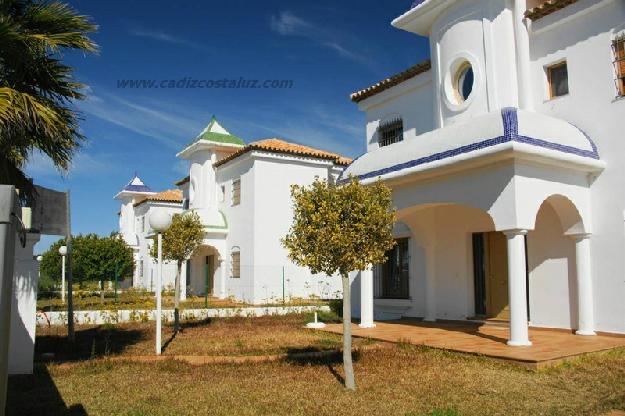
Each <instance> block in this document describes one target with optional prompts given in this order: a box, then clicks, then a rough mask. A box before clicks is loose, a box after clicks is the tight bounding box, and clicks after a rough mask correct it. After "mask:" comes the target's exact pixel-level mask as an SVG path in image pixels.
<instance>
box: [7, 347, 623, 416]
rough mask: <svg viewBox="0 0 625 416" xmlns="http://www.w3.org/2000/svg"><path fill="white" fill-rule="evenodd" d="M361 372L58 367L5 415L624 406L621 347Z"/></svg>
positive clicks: (398, 363) (393, 359)
mask: <svg viewBox="0 0 625 416" xmlns="http://www.w3.org/2000/svg"><path fill="white" fill-rule="evenodd" d="M355 372H356V381H357V383H358V391H356V392H355V393H349V392H347V391H345V389H344V388H343V387H342V385H341V384H340V379H341V377H342V370H341V365H340V363H323V362H318V363H309V364H289V363H271V364H253V365H238V366H231V365H216V366H210V365H207V366H190V365H186V364H183V363H179V362H176V361H168V362H161V363H156V364H143V363H123V364H122V363H112V362H110V361H101V360H98V361H90V362H85V363H81V364H78V365H74V366H61V365H55V364H52V365H48V366H47V367H41V368H39V369H38V372H37V374H36V377H12V378H11V380H10V386H9V414H10V415H13V414H29V415H39V414H41V415H43V414H46V415H48V414H57V413H54V412H50V410H51V409H54V407H52V406H53V405H54V404H55V403H56V405H58V400H56V401H55V396H58V397H60V398H62V400H61V403H62V405H63V406H64V408H65V409H66V408H68V407H73V409H79V410H80V409H82V410H84V411H85V412H86V413H87V414H89V415H207V414H210V415H337V414H341V415H356V416H362V415H369V414H375V415H376V416H378V415H380V416H381V415H411V416H417V415H426V414H436V415H455V414H458V415H502V414H505V415H529V414H531V415H599V414H603V413H605V412H607V411H609V410H611V409H625V352H624V351H623V350H617V351H614V352H609V353H598V354H591V355H588V356H585V357H583V358H581V359H577V360H574V361H573V362H572V363H571V364H567V365H565V366H560V367H558V368H553V369H549V370H546V371H539V372H529V371H526V370H523V369H520V368H518V367H516V366H511V365H508V364H504V363H499V362H496V361H493V360H490V359H486V358H480V357H474V356H467V355H461V354H456V353H451V352H443V351H438V350H431V349H427V348H419V347H412V346H406V345H404V346H402V347H401V348H399V347H397V348H390V349H383V350H376V351H367V352H365V353H364V354H362V355H361V356H360V358H359V359H358V360H357V361H356V363H355ZM56 389H58V393H54V392H55V391H56ZM35 398H36V400H35ZM49 403H52V404H49Z"/></svg>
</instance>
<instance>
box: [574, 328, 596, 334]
mask: <svg viewBox="0 0 625 416" xmlns="http://www.w3.org/2000/svg"><path fill="white" fill-rule="evenodd" d="M575 335H583V336H593V335H597V334H596V333H595V331H589V330H585V329H578V330H577V331H575Z"/></svg>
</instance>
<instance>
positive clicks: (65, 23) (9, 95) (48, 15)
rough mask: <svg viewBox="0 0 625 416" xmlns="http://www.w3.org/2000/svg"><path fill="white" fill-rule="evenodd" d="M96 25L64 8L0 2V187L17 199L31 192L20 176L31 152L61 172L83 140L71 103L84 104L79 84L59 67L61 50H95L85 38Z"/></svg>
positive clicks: (19, 0)
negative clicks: (6, 186) (8, 187)
mask: <svg viewBox="0 0 625 416" xmlns="http://www.w3.org/2000/svg"><path fill="white" fill-rule="evenodd" d="M96 28H97V27H96V26H95V25H94V24H93V23H91V22H90V21H89V18H87V17H86V16H82V15H79V14H78V13H76V11H74V10H73V9H72V8H71V7H69V6H68V5H66V4H64V3H61V2H56V1H43V0H3V1H2V2H0V153H1V154H2V156H3V157H2V164H3V166H4V168H3V169H0V183H1V184H12V185H15V186H16V187H18V188H19V189H20V190H21V191H22V192H21V193H20V195H21V196H22V197H24V196H27V197H32V196H33V192H34V188H33V187H32V184H31V183H30V181H29V180H28V179H27V178H26V176H25V175H24V173H23V171H22V168H23V167H24V165H25V163H26V161H27V160H28V158H29V156H30V155H31V154H32V152H33V150H35V149H38V150H40V151H41V152H43V153H44V154H46V155H47V156H48V157H49V158H50V159H51V160H52V162H53V163H54V165H55V166H56V167H57V168H59V169H60V170H65V169H67V168H68V166H69V162H70V161H71V158H72V156H73V154H74V152H75V151H76V150H77V149H78V148H79V146H80V144H81V142H82V141H83V140H84V137H83V136H82V134H80V132H79V128H78V122H79V115H78V113H77V112H76V111H75V109H74V108H73V107H72V106H71V104H72V100H76V99H83V98H84V96H83V94H82V92H81V88H82V85H81V84H79V83H77V82H76V81H74V80H73V79H72V72H73V69H72V68H71V67H69V66H67V65H63V64H62V62H61V61H60V54H61V53H62V52H63V51H64V50H68V49H72V50H80V51H83V52H87V53H93V52H96V51H97V45H96V44H95V43H94V42H93V41H92V40H91V39H90V38H89V37H88V36H87V34H88V33H90V32H93V31H95V30H96Z"/></svg>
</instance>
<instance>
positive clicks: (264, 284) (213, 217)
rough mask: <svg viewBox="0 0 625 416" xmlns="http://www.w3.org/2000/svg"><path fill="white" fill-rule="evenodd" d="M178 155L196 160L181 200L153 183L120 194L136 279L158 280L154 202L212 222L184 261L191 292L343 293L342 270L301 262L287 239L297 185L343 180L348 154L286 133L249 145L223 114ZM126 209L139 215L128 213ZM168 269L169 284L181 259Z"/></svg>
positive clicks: (259, 296) (257, 298)
mask: <svg viewBox="0 0 625 416" xmlns="http://www.w3.org/2000/svg"><path fill="white" fill-rule="evenodd" d="M178 157H180V158H181V159H183V160H186V161H188V163H189V176H188V177H186V178H184V179H183V180H181V181H179V182H178V183H177V185H178V187H179V190H180V199H179V201H177V202H176V201H161V200H158V199H161V198H159V195H161V194H163V193H159V194H156V193H153V192H151V190H146V189H143V190H142V191H143V193H136V192H129V191H128V190H122V191H121V192H120V193H119V194H118V196H117V198H118V199H120V200H121V201H122V210H121V217H120V227H121V230H122V235H124V238H125V239H126V241H127V242H128V244H130V245H131V247H133V249H134V250H135V253H136V254H135V256H136V257H135V259H136V264H137V267H136V268H135V269H136V270H135V278H134V281H133V285H134V286H135V287H142V288H146V289H148V290H150V289H151V287H152V286H151V285H150V282H151V280H150V276H151V273H152V272H151V271H152V270H154V273H156V271H155V267H154V261H153V259H152V258H151V257H150V256H149V247H150V246H151V245H152V240H151V235H152V234H153V233H152V231H151V230H150V229H149V221H148V218H149V214H150V210H153V209H166V210H168V211H169V212H170V213H172V214H173V213H182V212H186V211H193V212H196V213H197V214H198V215H199V216H200V218H201V220H202V223H203V225H204V227H205V235H204V241H203V244H202V246H201V247H200V248H199V249H198V250H196V252H195V253H194V254H193V256H192V257H191V258H190V259H189V260H188V261H187V262H186V263H187V264H185V265H184V267H183V277H182V285H183V287H185V286H186V291H183V292H185V294H194V295H205V294H206V292H207V291H208V292H209V293H210V294H211V295H212V296H215V297H219V298H222V299H223V298H233V299H236V300H241V301H245V302H248V303H253V304H261V303H274V302H276V303H279V302H281V301H282V300H283V299H284V300H287V301H288V300H289V299H292V298H310V297H320V298H326V299H327V298H336V297H340V288H341V282H340V278H339V277H338V276H325V275H312V274H311V273H310V271H309V270H308V269H306V268H302V267H298V266H296V265H295V264H293V263H292V262H291V261H290V260H289V259H288V253H287V251H286V249H284V248H283V247H282V245H281V243H280V239H281V238H282V237H284V236H285V235H286V234H287V232H288V229H289V227H290V225H291V222H292V205H291V196H290V187H291V185H295V184H297V185H307V184H310V183H312V181H313V180H314V179H315V178H321V179H326V180H329V181H335V180H336V178H337V177H338V176H339V174H340V173H341V172H342V171H343V169H344V168H345V166H346V165H347V163H348V160H347V159H345V158H342V157H341V156H339V155H336V154H333V153H329V152H325V151H322V150H318V149H312V148H308V147H306V146H301V145H297V144H293V143H288V142H284V141H282V140H278V139H267V140H262V141H259V142H254V143H251V144H250V145H245V143H244V142H243V140H241V139H240V138H238V137H236V136H233V135H231V134H230V133H229V132H228V131H227V130H226V129H225V128H223V127H222V126H221V125H220V124H219V123H218V122H217V121H216V120H215V119H213V120H211V123H210V124H209V125H208V126H207V128H206V129H205V130H204V131H203V132H202V133H200V135H199V136H198V137H197V138H196V139H195V140H194V141H193V142H192V143H191V144H189V145H188V146H187V147H186V148H184V149H183V150H182V151H181V152H180V153H178ZM133 181H135V182H138V181H137V180H136V179H133ZM139 181H140V180H139ZM131 184H132V181H131V183H130V184H129V185H131ZM166 192H171V191H166ZM235 193H236V195H235ZM125 207H126V208H125ZM128 207H132V209H130V208H128ZM125 209H126V210H127V211H125ZM126 212H129V213H130V215H131V217H132V218H133V219H134V221H130V220H128V221H127V220H126V219H125V217H124V215H125V213H126ZM133 224H134V225H133ZM141 264H143V266H141ZM163 274H164V285H165V286H168V285H170V286H173V282H174V278H175V265H173V264H169V265H165V267H164V272H163ZM154 276H155V274H154Z"/></svg>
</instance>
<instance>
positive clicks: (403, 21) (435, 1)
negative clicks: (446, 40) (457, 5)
mask: <svg viewBox="0 0 625 416" xmlns="http://www.w3.org/2000/svg"><path fill="white" fill-rule="evenodd" d="M455 1H456V0H425V1H424V2H423V3H421V4H420V5H418V6H416V7H413V8H412V9H410V10H408V11H407V12H406V13H404V14H402V15H401V16H399V17H397V18H395V19H393V21H392V22H391V25H392V26H393V27H395V28H397V29H401V30H405V31H406V32H411V33H415V34H417V35H421V36H429V35H430V32H431V28H432V23H433V22H434V20H435V19H436V17H438V15H439V14H440V12H441V11H443V9H445V8H446V7H447V6H448V5H449V4H451V3H453V2H455Z"/></svg>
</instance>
